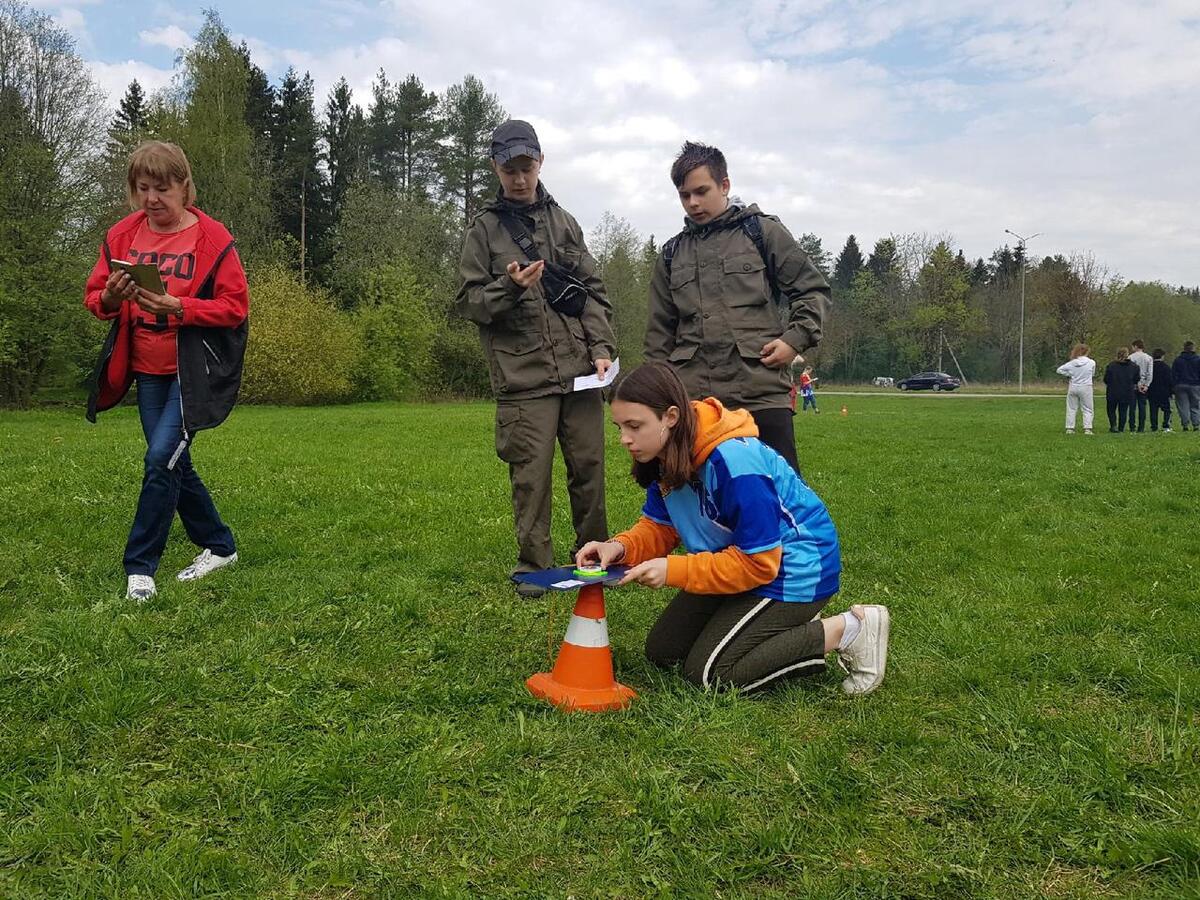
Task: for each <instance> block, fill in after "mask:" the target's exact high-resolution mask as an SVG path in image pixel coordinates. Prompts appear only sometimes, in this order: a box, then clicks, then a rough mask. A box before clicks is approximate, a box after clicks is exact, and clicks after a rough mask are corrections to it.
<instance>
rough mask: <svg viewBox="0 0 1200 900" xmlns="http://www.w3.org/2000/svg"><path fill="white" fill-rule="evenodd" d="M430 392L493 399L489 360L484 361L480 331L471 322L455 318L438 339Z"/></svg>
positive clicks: (434, 348)
mask: <svg viewBox="0 0 1200 900" xmlns="http://www.w3.org/2000/svg"><path fill="white" fill-rule="evenodd" d="M430 393H432V394H434V395H436V396H440V397H463V398H467V397H490V396H492V385H491V382H490V381H489V380H488V368H487V360H485V359H484V358H483V348H482V347H481V346H480V345H479V334H478V331H477V330H476V328H475V326H474V325H473V324H471V323H470V322H464V321H461V320H458V319H452V320H450V321H449V322H447V323H446V324H445V325H443V326H442V328H441V329H440V330H439V331H438V333H437V335H436V336H435V338H434V342H433V374H432V386H431V391H430Z"/></svg>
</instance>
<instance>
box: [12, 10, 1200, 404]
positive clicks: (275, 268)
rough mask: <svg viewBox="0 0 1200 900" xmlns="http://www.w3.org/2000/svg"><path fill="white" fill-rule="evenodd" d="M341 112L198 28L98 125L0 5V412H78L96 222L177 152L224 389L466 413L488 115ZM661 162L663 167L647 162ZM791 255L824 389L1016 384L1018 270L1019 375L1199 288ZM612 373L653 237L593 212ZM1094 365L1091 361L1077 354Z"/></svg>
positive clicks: (388, 86) (624, 350) (21, 17)
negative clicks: (220, 315) (218, 326)
mask: <svg viewBox="0 0 1200 900" xmlns="http://www.w3.org/2000/svg"><path fill="white" fill-rule="evenodd" d="M364 100H365V102H359V100H358V98H356V97H355V96H354V93H353V91H352V89H351V87H350V85H349V83H348V82H347V80H346V79H345V78H341V79H340V80H339V81H338V82H337V83H336V84H335V85H334V86H333V88H332V89H331V90H330V91H329V93H328V95H327V96H326V97H325V98H324V100H323V102H320V103H319V101H318V98H317V97H316V96H315V89H314V85H313V80H312V78H311V76H310V75H309V74H308V73H307V72H305V73H300V72H297V71H296V70H294V69H289V70H288V71H287V72H285V73H284V75H283V76H282V78H281V79H279V81H278V82H277V83H273V82H272V80H271V79H270V78H269V77H268V76H267V74H266V73H265V72H264V71H263V70H262V69H261V68H260V67H259V66H258V65H256V64H255V62H254V60H253V58H252V55H251V53H250V50H249V48H248V47H247V46H246V45H245V44H244V43H242V44H235V43H234V42H233V40H232V39H231V37H230V35H229V32H228V30H227V29H226V28H225V26H224V24H223V23H222V22H221V20H220V17H219V16H218V15H217V13H216V12H213V11H209V12H207V13H206V14H205V19H204V23H203V25H202V26H201V28H200V30H199V32H198V33H197V34H196V37H195V41H194V43H193V44H192V45H191V46H190V47H189V48H188V49H187V50H186V51H184V52H183V53H182V54H181V55H180V58H179V60H178V62H177V65H176V71H175V74H174V77H173V79H172V81H171V83H170V84H169V85H168V86H167V87H166V88H164V89H162V90H159V91H156V92H155V93H153V94H152V95H148V94H147V93H146V92H145V91H144V89H143V88H142V86H141V85H140V84H139V83H138V82H137V81H133V82H132V83H130V85H129V86H128V89H127V90H126V91H125V94H124V96H123V97H122V98H121V100H120V103H119V104H118V106H117V108H116V110H115V111H110V110H109V109H107V107H106V103H105V97H104V95H103V93H102V92H101V91H100V89H99V88H98V86H97V85H96V83H95V81H94V80H93V78H92V77H91V74H90V72H89V71H88V69H87V66H86V64H85V63H84V62H83V61H82V59H81V58H80V57H79V55H78V53H77V51H76V49H75V45H74V42H73V40H72V39H71V38H70V36H69V35H68V34H67V33H66V32H65V31H64V30H63V29H61V28H60V27H59V26H57V25H56V24H55V23H54V22H53V21H52V20H51V19H50V18H49V17H47V16H46V15H44V14H42V13H40V12H38V11H36V10H34V9H32V8H31V7H29V6H28V5H27V4H25V3H23V2H20V0H0V403H4V404H6V405H30V404H33V403H36V402H39V401H41V400H45V399H58V398H66V397H76V396H77V395H78V392H79V390H80V386H81V385H82V384H83V382H84V380H85V379H86V376H87V373H88V372H89V371H90V367H91V365H92V362H93V361H94V356H95V352H96V350H97V348H98V346H99V343H100V340H101V333H102V331H103V328H102V326H101V325H100V324H99V323H96V322H91V321H89V320H88V317H87V316H86V315H85V314H84V312H83V309H82V304H81V303H80V295H81V291H82V285H83V282H84V280H85V278H86V275H87V272H88V270H89V269H90V267H91V265H92V264H93V263H94V261H95V258H96V253H97V248H98V247H99V244H100V241H101V238H102V237H103V234H104V231H105V229H106V228H107V227H108V226H109V225H111V224H112V223H113V222H115V221H116V220H117V219H118V218H120V217H121V216H122V215H124V214H125V212H126V211H127V205H126V199H125V179H124V167H125V162H126V160H127V158H128V155H129V153H130V152H131V151H132V149H133V148H134V147H135V146H136V145H137V144H138V143H139V142H140V141H142V140H146V139H150V138H156V139H161V140H168V141H173V142H175V143H178V144H179V145H180V146H182V147H183V148H184V150H185V152H186V153H187V154H188V158H189V160H190V162H191V165H192V168H193V175H194V178H195V182H196V185H197V189H198V192H199V205H200V206H201V207H202V208H203V209H205V211H206V212H208V213H209V214H210V215H213V216H215V217H216V218H218V219H220V220H221V221H223V222H224V223H225V224H226V225H227V226H229V228H230V230H231V231H232V232H233V233H234V235H235V236H236V238H237V240H238V247H239V252H240V253H241V255H242V258H243V262H244V264H245V265H246V269H247V272H248V275H249V277H250V282H251V297H252V308H251V330H252V338H251V341H250V345H249V350H248V355H247V361H246V372H245V388H244V391H245V396H246V398H247V399H250V400H259V401H265V402H289V403H319V402H334V401H343V400H350V399H394V398H415V397H440V396H465V397H470V396H483V395H486V393H487V373H486V367H485V364H484V362H483V357H482V354H481V352H480V349H479V347H478V343H477V340H476V337H475V333H474V328H473V326H471V325H469V323H465V322H462V321H460V320H457V319H455V318H454V317H452V316H451V315H450V306H451V302H452V300H453V297H454V294H455V290H456V280H457V261H458V251H459V247H460V246H461V241H462V234H463V230H464V228H465V227H466V225H467V224H469V223H470V221H471V219H472V217H473V216H474V215H475V214H476V213H477V211H478V210H479V209H480V206H481V204H482V203H484V202H486V200H487V199H488V197H489V196H490V195H492V194H493V193H494V192H495V190H496V184H495V179H494V176H493V175H492V172H491V170H490V166H489V164H488V161H487V158H486V156H487V148H488V143H489V139H490V134H491V132H492V130H493V129H494V128H495V127H496V125H498V124H499V123H500V122H502V121H503V120H504V119H505V118H506V117H507V114H506V112H505V110H504V108H503V107H502V105H501V103H500V101H499V99H498V97H497V96H496V94H494V93H492V92H490V91H488V90H487V87H486V86H485V85H484V84H483V82H482V81H481V80H480V79H479V78H477V77H475V76H473V75H466V76H465V77H464V78H463V79H462V80H461V81H460V82H458V83H456V84H453V85H450V86H449V87H447V88H446V89H445V90H443V91H441V92H440V93H439V92H435V91H432V90H429V89H427V88H426V87H425V85H424V84H423V83H422V81H421V79H420V77H419V76H418V75H416V74H412V73H409V74H406V75H405V76H404V77H402V78H393V77H392V76H391V75H389V74H388V73H387V72H386V71H385V70H383V69H380V70H379V72H378V73H377V75H376V77H375V79H374V82H373V84H372V86H371V92H370V96H369V97H366V98H364ZM664 165H665V163H664ZM799 241H800V243H801V245H802V246H803V247H804V248H805V250H806V251H807V252H808V253H809V255H810V256H811V257H812V258H813V260H814V261H815V262H816V264H817V265H818V267H820V268H822V270H823V271H825V272H826V274H827V276H828V277H829V279H830V282H831V284H832V285H833V290H834V306H833V312H832V315H831V318H830V321H829V322H828V327H827V328H826V333H825V336H824V340H823V342H822V345H821V347H820V349H819V350H818V351H816V352H815V353H814V354H812V355H811V357H810V358H811V361H813V362H814V363H815V364H816V366H817V367H818V371H819V372H820V373H821V374H822V375H823V376H824V377H825V379H826V380H827V381H829V380H846V381H856V380H864V379H868V378H870V377H872V376H874V375H881V374H882V375H902V374H908V372H909V371H910V370H912V369H916V368H929V367H934V366H937V367H940V368H948V367H949V362H947V361H943V360H942V359H941V355H942V354H943V353H946V354H949V353H953V356H954V358H955V359H956V360H957V363H958V365H961V367H962V368H963V370H964V371H965V372H966V374H967V376H968V378H969V379H972V380H982V381H1008V380H1014V379H1015V377H1016V370H1015V366H1016V358H1017V350H1016V347H1017V340H1018V333H1019V329H1018V324H1019V323H1018V321H1017V316H1018V284H1019V280H1020V277H1021V274H1022V272H1024V275H1025V282H1026V284H1025V289H1026V318H1025V347H1026V353H1025V359H1026V370H1025V377H1026V378H1030V379H1034V378H1038V377H1042V376H1046V375H1048V374H1049V373H1051V372H1052V370H1053V366H1054V365H1056V364H1057V360H1058V358H1059V357H1060V356H1061V355H1063V354H1064V353H1065V350H1066V348H1067V347H1068V346H1069V345H1070V344H1071V343H1072V342H1074V341H1076V340H1081V339H1082V340H1089V341H1090V342H1092V343H1093V344H1096V345H1098V347H1100V348H1103V347H1104V346H1105V345H1106V344H1115V343H1121V342H1124V341H1126V340H1128V338H1130V337H1132V336H1134V334H1135V333H1136V334H1137V335H1138V336H1141V337H1143V339H1144V340H1146V341H1147V342H1148V346H1152V345H1154V344H1156V343H1160V344H1162V345H1164V346H1167V347H1171V348H1174V347H1176V346H1177V345H1178V344H1179V343H1180V342H1181V341H1182V340H1183V338H1184V336H1185V335H1187V336H1195V335H1196V334H1200V327H1198V326H1200V290H1197V289H1196V288H1191V289H1184V288H1171V287H1168V286H1166V285H1163V284H1160V283H1155V282H1150V283H1144V282H1136V283H1127V282H1123V281H1122V280H1121V279H1119V278H1118V277H1116V276H1115V275H1113V274H1112V273H1109V272H1108V271H1106V270H1105V269H1104V267H1103V266H1102V265H1101V264H1100V263H1099V262H1097V261H1096V260H1094V259H1093V258H1092V257H1090V256H1088V255H1076V256H1072V257H1063V256H1048V257H1044V258H1042V259H1040V260H1036V261H1035V260H1026V259H1025V258H1024V256H1023V255H1022V252H1021V249H1020V248H1019V247H1018V248H1017V249H1015V250H1014V249H1011V248H1009V247H1007V246H1006V247H1001V248H999V249H997V250H996V251H995V252H994V253H993V254H992V255H991V257H990V258H989V259H987V260H983V259H978V260H974V261H970V260H967V259H965V258H964V255H963V253H962V251H961V250H956V249H955V247H954V243H953V240H952V239H951V238H949V237H930V236H928V235H917V234H897V235H890V236H888V237H884V238H881V239H879V240H878V241H876V242H875V244H874V246H873V248H872V250H871V252H870V253H869V254H867V255H866V256H864V255H863V253H862V250H861V249H860V247H859V245H858V243H857V240H856V238H855V237H854V236H853V235H852V236H850V238H849V239H848V240H847V241H846V243H845V245H844V246H843V247H842V249H841V252H840V253H838V254H837V256H836V258H831V255H830V254H829V253H828V252H826V251H825V250H824V249H823V247H822V243H821V240H820V238H818V237H817V236H816V235H814V234H811V233H802V234H801V235H800V236H799ZM590 244H591V249H592V252H593V255H595V256H596V258H597V260H598V262H599V263H600V266H601V271H602V274H603V276H604V278H605V281H606V284H607V286H608V289H609V293H610V298H611V300H612V302H613V306H614V310H615V319H614V323H615V327H616V332H617V337H618V341H619V345H620V349H621V354H622V356H623V357H624V358H625V362H626V364H627V365H630V364H633V363H636V362H637V361H639V359H640V357H641V339H642V333H643V330H644V327H645V317H646V292H647V288H648V285H649V281H650V275H651V273H652V271H653V266H654V263H655V260H656V258H657V255H658V245H657V243H656V240H655V237H654V236H653V235H651V236H649V237H644V236H642V235H640V234H639V233H638V232H637V231H636V229H634V228H633V227H632V226H631V225H630V224H629V223H628V222H627V221H625V220H624V219H621V218H619V217H617V216H615V215H613V214H611V213H607V214H605V216H604V217H603V219H602V221H601V222H600V223H599V225H598V226H597V228H596V229H595V230H594V231H593V233H592V234H591V235H590ZM1098 352H1099V353H1100V355H1101V356H1103V355H1104V350H1103V349H1100V350H1098Z"/></svg>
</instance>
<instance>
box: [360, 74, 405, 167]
mask: <svg viewBox="0 0 1200 900" xmlns="http://www.w3.org/2000/svg"><path fill="white" fill-rule="evenodd" d="M395 109H396V92H395V88H393V87H392V84H391V82H389V81H388V77H387V73H386V72H384V71H383V69H380V70H379V73H378V74H377V75H376V76H375V82H374V84H372V85H371V105H370V106H369V107H368V108H367V150H368V155H367V160H368V161H367V165H368V171H369V172H370V173H371V177H372V178H374V179H375V180H376V181H378V182H379V183H380V184H382V185H383V186H384V187H385V188H387V189H388V190H390V191H395V190H396V189H397V188H398V187H399V184H400V157H399V145H400V140H399V136H398V135H397V134H396V113H395Z"/></svg>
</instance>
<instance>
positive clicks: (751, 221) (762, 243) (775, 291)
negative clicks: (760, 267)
mask: <svg viewBox="0 0 1200 900" xmlns="http://www.w3.org/2000/svg"><path fill="white" fill-rule="evenodd" d="M742 231H744V232H745V234H746V237H748V238H750V240H752V241H753V242H754V246H755V247H757V248H758V255H759V256H761V257H762V261H763V264H764V265H766V267H767V282H768V283H769V284H770V285H771V298H772V299H773V300H774V301H775V302H776V303H781V302H782V299H781V294H780V290H779V279H778V278H776V276H775V262H774V260H773V259H772V257H771V254H770V253H769V252H768V251H767V240H766V238H764V237H763V230H762V222H760V221H759V220H758V216H746V218H744V219H742Z"/></svg>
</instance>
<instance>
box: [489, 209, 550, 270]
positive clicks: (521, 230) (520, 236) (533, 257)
mask: <svg viewBox="0 0 1200 900" xmlns="http://www.w3.org/2000/svg"><path fill="white" fill-rule="evenodd" d="M496 215H498V216H499V217H500V222H501V224H503V225H504V228H505V230H506V231H507V232H508V233H509V235H510V236H511V237H512V239H513V240H514V241H516V244H517V246H518V247H520V248H521V252H522V253H524V254H525V258H526V259H528V260H529V261H530V262H537V261H538V260H539V259H541V258H542V254H540V253H538V249H537V244H535V243H534V242H533V238H531V237H530V236H529V232H528V231H526V230H525V227H524V226H523V225H522V224H521V223H520V221H519V220H518V219H517V217H516V216H514V215H512V214H511V213H502V212H498V213H496Z"/></svg>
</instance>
